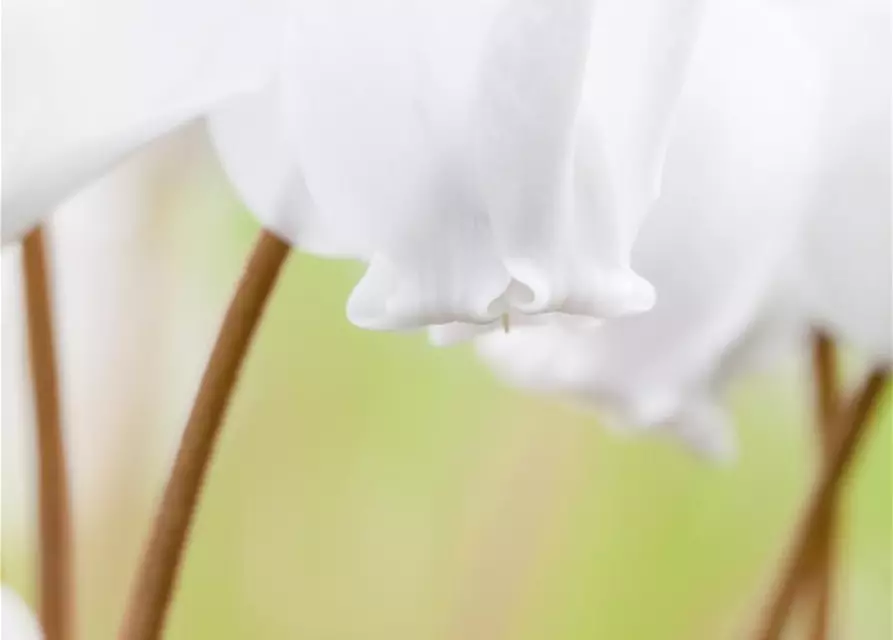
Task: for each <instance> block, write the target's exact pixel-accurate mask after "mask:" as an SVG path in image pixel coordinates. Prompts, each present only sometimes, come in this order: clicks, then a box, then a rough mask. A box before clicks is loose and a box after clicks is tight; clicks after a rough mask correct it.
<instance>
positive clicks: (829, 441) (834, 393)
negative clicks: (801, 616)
mask: <svg viewBox="0 0 893 640" xmlns="http://www.w3.org/2000/svg"><path fill="white" fill-rule="evenodd" d="M813 362H814V367H813V368H814V371H815V386H816V396H817V398H816V400H817V403H816V413H817V418H818V419H817V421H816V423H817V426H818V431H819V433H818V436H819V439H820V441H821V449H822V464H823V465H827V464H830V463H831V460H832V456H833V454H834V437H835V433H834V425H835V423H836V421H837V419H838V413H839V411H840V390H839V387H838V378H837V352H836V349H835V347H834V342H833V341H832V339H831V337H830V336H828V335H827V334H825V333H823V332H817V333H816V334H815V337H814V339H813ZM836 502H837V500H836V499H834V498H832V500H831V504H829V505H828V509H827V511H826V512H825V513H824V515H823V517H822V518H820V519H819V522H818V523H816V529H815V533H814V534H813V542H814V545H815V547H814V554H815V555H814V557H813V563H812V567H811V568H810V569H811V570H810V571H809V575H807V576H806V580H805V581H804V583H803V585H802V586H803V588H805V589H806V590H808V591H811V592H813V593H815V598H816V601H815V609H814V611H813V618H812V623H811V624H812V628H811V631H810V638H812V639H813V640H828V637H829V633H830V623H831V597H832V595H833V594H832V589H833V585H834V573H833V572H834V534H835V529H836V524H837V517H836V516H837V512H838V509H837V505H836Z"/></svg>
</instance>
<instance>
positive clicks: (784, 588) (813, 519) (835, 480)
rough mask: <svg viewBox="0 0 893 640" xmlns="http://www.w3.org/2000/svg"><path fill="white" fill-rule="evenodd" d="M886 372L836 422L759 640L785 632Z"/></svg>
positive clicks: (875, 373) (871, 378) (865, 387)
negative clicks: (816, 536) (821, 526)
mask: <svg viewBox="0 0 893 640" xmlns="http://www.w3.org/2000/svg"><path fill="white" fill-rule="evenodd" d="M888 378H889V372H888V371H885V370H883V371H882V370H876V371H873V372H872V373H871V374H870V375H869V377H868V379H867V380H866V381H865V384H864V385H863V387H862V389H861V390H860V391H859V392H858V393H857V394H856V396H855V398H854V399H853V401H852V403H851V404H850V406H849V407H848V408H847V410H846V411H845V413H843V415H842V416H841V421H840V423H839V426H838V429H839V434H840V436H839V439H836V440H837V442H836V443H835V446H834V450H833V454H832V455H831V456H830V458H829V461H828V464H825V465H824V468H823V469H822V473H821V477H820V479H819V482H818V483H817V485H816V487H815V489H814V491H813V493H812V497H811V498H810V500H809V504H808V507H807V510H806V513H805V516H804V518H803V520H802V522H801V524H800V528H799V529H798V530H797V535H796V538H795V540H794V545H793V547H792V549H791V552H790V554H789V556H788V558H787V562H786V566H785V571H784V573H783V574H782V579H781V581H780V582H779V583H778V587H777V589H776V591H775V595H774V597H773V599H772V603H771V605H770V607H769V608H768V609H767V611H766V615H765V619H764V624H763V626H762V627H761V631H760V633H759V634H758V635H757V636H756V637H757V638H759V639H760V640H778V638H779V637H780V635H781V632H782V631H783V629H784V625H785V622H786V620H787V614H788V613H789V611H790V609H791V606H792V605H793V602H794V598H795V596H796V593H797V587H798V584H799V578H800V576H801V575H802V571H803V565H804V563H805V562H807V561H808V558H809V552H810V547H811V544H812V535H813V532H814V530H815V529H816V527H817V526H818V523H819V522H820V521H821V519H822V518H825V517H827V515H826V514H827V513H828V512H829V510H830V507H831V505H832V504H833V501H834V498H835V495H836V494H837V491H838V490H839V488H840V485H841V483H842V480H843V478H844V477H845V475H846V474H845V472H846V470H847V468H848V467H849V463H850V462H851V460H852V458H853V456H854V454H855V452H856V450H857V445H858V444H859V441H860V439H861V436H862V435H863V434H864V433H865V431H866V430H867V429H866V426H867V425H868V423H869V418H870V416H871V412H872V409H873V408H874V406H875V404H876V402H877V399H878V397H879V396H880V394H881V392H882V391H883V389H884V387H885V385H886V383H887V380H888Z"/></svg>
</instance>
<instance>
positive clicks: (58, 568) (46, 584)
mask: <svg viewBox="0 0 893 640" xmlns="http://www.w3.org/2000/svg"><path fill="white" fill-rule="evenodd" d="M22 267H23V272H24V278H25V305H26V309H27V316H28V349H29V355H30V360H31V376H32V379H33V384H34V402H35V409H36V418H37V451H38V461H37V466H38V503H39V506H38V511H39V527H40V543H39V544H40V552H39V560H38V564H39V565H40V619H41V623H42V625H43V631H44V634H45V637H46V640H68V638H70V637H71V635H72V612H73V605H72V568H71V567H72V560H71V558H72V552H71V510H70V507H69V499H68V477H67V473H66V462H65V446H64V443H63V437H62V425H61V418H60V409H59V380H58V374H57V368H56V346H55V341H54V335H53V305H52V301H51V299H50V276H49V265H48V262H47V251H46V246H45V242H44V235H43V229H42V228H41V227H37V228H36V229H35V230H34V231H32V232H31V233H29V234H28V235H27V236H26V237H25V239H24V241H23V243H22Z"/></svg>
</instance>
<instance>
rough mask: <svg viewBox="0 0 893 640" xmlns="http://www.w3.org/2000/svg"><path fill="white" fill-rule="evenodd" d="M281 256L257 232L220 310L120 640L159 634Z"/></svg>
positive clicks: (283, 251)
mask: <svg viewBox="0 0 893 640" xmlns="http://www.w3.org/2000/svg"><path fill="white" fill-rule="evenodd" d="M288 254H289V246H288V245H287V244H286V243H285V242H283V241H282V240H280V239H279V238H277V237H276V236H274V235H273V234H271V233H270V232H268V231H266V230H264V231H261V233H260V236H259V238H258V240H257V243H256V245H255V247H254V252H253V254H252V256H251V258H250V260H249V262H248V265H247V267H246V269H245V272H244V274H243V275H242V279H241V281H240V282H239V285H238V288H237V290H236V294H235V297H234V298H233V300H232V302H231V303H230V306H229V308H228V309H227V311H226V315H225V317H224V319H223V325H222V327H221V329H220V332H219V334H218V336H217V342H216V343H215V345H214V349H213V351H212V352H211V357H210V360H209V361H208V365H207V367H206V369H205V373H204V376H203V378H202V381H201V385H200V387H199V391H198V396H197V397H196V399H195V403H194V404H193V407H192V413H191V414H190V416H189V420H188V422H187V424H186V429H185V430H184V432H183V437H182V440H181V441H180V449H179V451H178V452H177V457H176V460H175V462H174V467H173V470H172V471H171V475H170V477H169V479H168V482H167V486H166V487H165V490H164V496H163V498H162V501H161V505H160V507H159V510H158V512H157V515H156V518H155V522H154V525H153V531H152V535H151V538H150V539H149V543H148V546H147V548H146V550H145V553H144V555H143V559H142V563H141V565H140V567H139V570H138V573H137V575H136V579H135V584H134V589H133V591H132V592H131V597H130V601H129V603H128V609H127V613H126V614H125V617H124V622H123V625H122V627H121V633H120V635H119V639H120V640H155V639H157V638H159V637H160V635H161V632H162V629H163V627H164V621H165V615H166V613H167V610H168V606H169V604H170V600H171V593H172V591H173V586H174V583H175V581H176V578H177V571H178V568H179V566H180V560H181V557H182V554H183V548H184V546H185V542H186V537H187V535H188V533H189V527H190V524H191V521H192V516H193V514H194V513H195V507H196V504H197V502H198V497H199V493H200V491H201V487H202V481H203V478H204V475H205V471H206V470H207V467H208V462H209V461H210V458H211V454H212V453H213V450H214V444H215V442H216V440H217V435H218V434H219V432H220V426H221V423H222V421H223V416H224V412H225V410H226V406H227V403H228V400H229V398H230V396H231V395H232V390H233V387H234V386H235V383H236V379H237V378H238V374H239V370H240V368H241V365H242V361H243V360H244V358H245V354H246V352H247V351H248V346H249V344H250V342H251V337H252V334H253V333H254V330H255V328H256V327H257V325H258V322H259V320H260V318H261V315H262V313H263V310H264V307H265V305H266V302H267V300H268V298H269V296H270V293H271V291H272V290H273V287H274V285H275V283H276V279H277V276H278V274H279V271H280V269H281V267H282V265H283V264H284V262H285V259H286V257H287V256H288Z"/></svg>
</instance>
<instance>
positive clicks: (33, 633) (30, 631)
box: [0, 586, 43, 640]
mask: <svg viewBox="0 0 893 640" xmlns="http://www.w3.org/2000/svg"><path fill="white" fill-rule="evenodd" d="M0 609H2V611H3V616H2V625H0V637H3V638H4V639H6V638H9V640H42V638H43V632H42V631H41V630H40V625H39V624H38V623H37V618H35V617H34V614H33V613H32V612H31V610H30V609H29V608H28V605H26V604H25V603H24V601H23V600H22V599H21V598H20V597H19V596H18V594H16V592H15V591H13V590H12V589H10V588H9V587H6V586H3V587H0Z"/></svg>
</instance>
